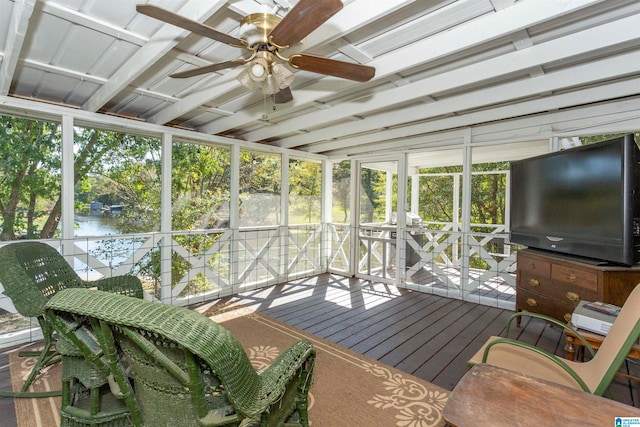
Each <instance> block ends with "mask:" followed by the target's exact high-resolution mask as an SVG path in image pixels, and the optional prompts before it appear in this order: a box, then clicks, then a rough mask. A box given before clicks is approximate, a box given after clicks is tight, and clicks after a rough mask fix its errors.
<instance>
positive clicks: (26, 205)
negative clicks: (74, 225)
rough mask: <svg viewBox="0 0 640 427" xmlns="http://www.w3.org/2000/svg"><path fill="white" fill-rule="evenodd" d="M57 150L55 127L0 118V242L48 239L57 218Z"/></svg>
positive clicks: (54, 228) (57, 130)
mask: <svg viewBox="0 0 640 427" xmlns="http://www.w3.org/2000/svg"><path fill="white" fill-rule="evenodd" d="M9 129H10V131H9V132H8V130H9ZM60 150H61V142H60V131H59V128H58V125H57V124H55V123H47V122H42V121H35V120H26V119H20V118H14V117H4V116H0V215H1V216H2V219H1V221H2V223H1V224H0V227H1V228H2V232H1V235H0V238H1V239H2V240H15V239H17V238H19V237H20V238H29V239H33V238H49V237H53V235H54V233H55V230H56V227H57V224H58V221H59V218H60V213H59V212H60V211H59V205H60V180H61V178H60ZM43 224H46V226H45V225H43Z"/></svg>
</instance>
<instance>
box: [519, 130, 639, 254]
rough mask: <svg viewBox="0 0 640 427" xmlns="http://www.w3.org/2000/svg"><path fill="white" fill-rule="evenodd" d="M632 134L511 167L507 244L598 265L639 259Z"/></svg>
mask: <svg viewBox="0 0 640 427" xmlns="http://www.w3.org/2000/svg"><path fill="white" fill-rule="evenodd" d="M639 161H640V150H639V149H638V146H637V145H636V143H635V141H634V139H633V135H632V134H629V135H625V136H623V137H618V138H614V139H610V140H607V141H603V142H599V143H595V144H591V145H585V146H581V147H576V148H571V149H568V150H563V151H557V152H554V153H549V154H545V155H542V156H538V157H533V158H529V159H524V160H519V161H514V162H512V163H511V192H510V197H511V203H510V209H511V210H510V223H511V230H510V240H511V242H512V243H517V244H521V245H525V246H527V247H530V248H537V249H542V250H547V251H554V252H558V253H563V254H567V255H574V256H579V257H586V258H589V259H591V260H594V261H596V263H598V262H609V263H614V264H621V265H627V266H630V265H632V264H634V263H637V262H639V261H640V252H639V250H640V245H639V243H640V237H639V235H640V222H639V221H640V220H639V219H638V217H640V203H639V200H638V199H639V197H638V194H637V192H638V189H639V188H640V166H639V165H638V162H639Z"/></svg>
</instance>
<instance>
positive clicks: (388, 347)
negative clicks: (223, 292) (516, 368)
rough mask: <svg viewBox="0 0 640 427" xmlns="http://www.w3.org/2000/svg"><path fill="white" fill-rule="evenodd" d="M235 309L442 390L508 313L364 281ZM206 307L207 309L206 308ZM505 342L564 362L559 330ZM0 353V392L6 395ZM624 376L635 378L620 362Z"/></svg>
mask: <svg viewBox="0 0 640 427" xmlns="http://www.w3.org/2000/svg"><path fill="white" fill-rule="evenodd" d="M230 301H233V302H239V303H241V304H243V305H246V306H251V307H253V308H255V309H256V310H257V311H259V312H261V313H264V314H266V315H269V316H271V317H273V318H275V319H278V320H280V321H283V322H286V323H288V324H289V325H292V326H295V327H297V328H300V329H304V330H306V331H308V332H311V333H313V334H315V335H317V336H319V337H322V338H324V339H327V340H329V341H332V342H334V343H336V344H339V345H342V346H344V347H347V348H349V349H351V350H354V351H357V352H359V353H362V354H365V355H367V356H369V357H372V358H374V359H377V360H379V361H381V362H384V363H387V364H389V365H392V366H394V367H396V368H398V369H400V370H402V371H404V372H407V373H410V374H413V375H416V376H418V377H420V378H423V379H425V380H427V381H430V382H432V383H434V384H437V385H439V386H441V387H444V388H446V389H448V390H451V389H453V387H454V386H455V385H456V384H457V382H458V381H459V380H460V378H462V376H463V375H464V374H465V372H466V371H467V369H468V368H467V365H466V361H467V360H468V358H469V357H470V356H471V355H472V354H473V353H475V352H476V351H477V349H478V348H479V347H480V345H481V344H482V343H483V342H484V341H485V340H486V339H487V338H488V337H489V336H491V335H498V334H500V333H501V332H502V331H503V328H504V325H505V322H506V319H507V318H508V317H509V316H510V315H511V314H512V313H513V312H511V311H509V310H503V309H499V308H493V307H488V306H484V305H478V304H474V303H471V302H464V301H460V300H455V299H449V298H444V297H440V296H436V295H430V294H425V293H420V292H414V291H408V290H405V289H398V288H396V287H395V286H390V285H384V284H380V283H374V282H369V281H364V280H357V279H348V278H344V277H341V276H334V275H330V274H323V275H321V276H317V277H312V278H307V279H301V280H297V281H293V282H290V283H286V284H281V285H277V286H274V287H270V288H266V289H260V290H254V291H248V292H244V293H242V294H240V295H236V296H233V297H227V298H223V299H221V300H219V301H217V302H215V303H214V304H217V303H228V302H230ZM208 304H211V302H209V303H208ZM511 336H512V337H515V338H518V339H520V340H523V341H526V342H529V343H532V344H536V345H538V346H540V347H543V348H545V349H547V350H549V351H551V352H554V353H556V354H558V355H562V356H564V349H563V348H564V338H563V335H562V332H561V331H560V330H559V329H558V328H554V327H551V326H549V325H548V324H546V323H544V322H540V321H537V320H532V321H526V320H525V321H523V323H522V325H521V327H520V328H514V329H513V330H512V334H511ZM6 360H7V358H6V356H5V355H4V354H2V353H0V388H3V389H6V388H8V381H9V374H8V367H7V362H6ZM621 372H622V373H624V374H632V375H635V376H638V375H640V369H639V368H638V366H637V365H636V364H634V363H631V362H626V363H625V366H624V367H623V369H622V370H621ZM639 386H640V383H637V382H634V381H630V380H628V379H626V378H622V377H616V379H615V380H614V383H613V385H612V387H611V392H612V397H613V398H614V399H615V400H618V401H620V402H624V403H626V404H630V405H634V406H636V407H640V393H639ZM0 414H2V415H1V416H2V423H0V424H1V425H3V426H15V415H14V413H13V401H12V399H7V398H0Z"/></svg>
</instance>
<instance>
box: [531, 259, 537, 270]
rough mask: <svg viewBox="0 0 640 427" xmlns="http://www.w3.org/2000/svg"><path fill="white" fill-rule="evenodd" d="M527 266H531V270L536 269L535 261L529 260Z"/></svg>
mask: <svg viewBox="0 0 640 427" xmlns="http://www.w3.org/2000/svg"><path fill="white" fill-rule="evenodd" d="M529 266H530V267H531V269H532V270H535V269H536V263H535V262H533V261H531V264H529Z"/></svg>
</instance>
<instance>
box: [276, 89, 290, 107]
mask: <svg viewBox="0 0 640 427" xmlns="http://www.w3.org/2000/svg"><path fill="white" fill-rule="evenodd" d="M289 101H293V94H292V93H291V88H289V87H285V88H284V89H280V90H279V91H278V92H276V94H275V103H276V104H286V103H287V102H289Z"/></svg>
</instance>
